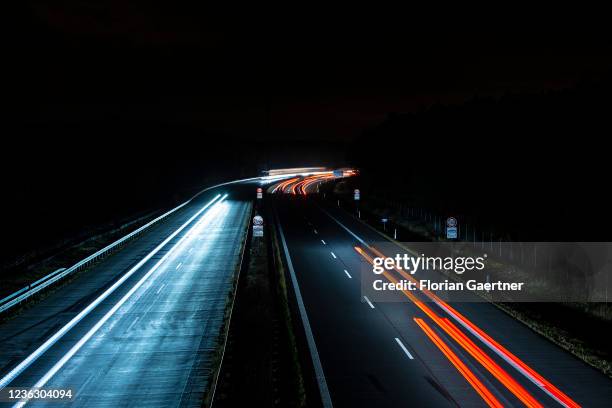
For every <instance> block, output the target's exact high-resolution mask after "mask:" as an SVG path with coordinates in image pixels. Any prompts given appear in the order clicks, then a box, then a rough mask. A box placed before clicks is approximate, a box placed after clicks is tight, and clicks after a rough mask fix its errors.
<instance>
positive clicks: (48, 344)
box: [0, 194, 221, 390]
mask: <svg viewBox="0 0 612 408" xmlns="http://www.w3.org/2000/svg"><path fill="white" fill-rule="evenodd" d="M219 197H221V195H220V194H217V196H215V198H213V199H212V200H211V201H209V202H208V203H207V204H206V205H205V206H204V207H202V208H201V209H200V210H199V211H198V212H197V213H196V214H194V215H193V216H192V217H191V218H189V220H187V221H186V222H185V223H184V224H183V225H181V226H180V227H179V228H178V229H177V230H176V231H174V232H173V233H172V234H170V235H169V236H168V237H167V238H166V239H165V240H164V241H162V242H161V243H160V244H159V245H158V246H156V247H155V249H153V250H152V251H151V252H149V253H148V254H147V255H146V256H145V257H144V258H142V259H141V260H140V261H139V262H138V263H137V264H136V265H134V266H133V267H132V268H131V269H130V270H129V271H127V272H126V273H125V274H124V275H123V276H122V277H121V278H119V280H117V281H116V282H115V283H114V284H113V285H112V286H111V287H109V288H108V289H106V291H104V292H103V293H102V294H101V295H100V296H98V297H97V298H96V299H95V300H94V301H93V302H91V303H90V304H89V305H88V306H87V307H85V308H84V309H83V310H81V312H79V314H77V315H76V316H75V317H73V318H72V319H71V320H70V321H69V322H68V323H66V324H65V325H64V326H63V327H62V328H61V329H59V330H58V331H57V332H55V334H54V335H53V336H51V337H50V338H48V339H47V341H45V342H44V343H43V344H41V345H40V346H39V347H38V348H37V349H36V350H34V351H33V352H32V353H31V354H30V355H29V356H28V357H26V358H25V359H24V360H22V361H21V363H19V364H18V365H17V366H15V367H14V368H13V369H12V370H11V371H9V373H8V374H6V375H5V376H4V377H2V379H0V390H1V389H3V388H4V387H6V386H7V385H8V384H9V383H10V382H11V381H13V380H14V379H15V377H17V376H18V375H19V374H21V372H22V371H23V370H25V369H26V368H28V367H29V366H30V365H31V364H32V363H33V362H34V361H36V360H37V359H38V358H39V357H40V356H41V355H42V354H43V353H44V352H45V351H47V350H48V349H49V348H50V347H51V346H53V345H54V344H55V343H56V342H57V341H58V340H59V339H61V338H62V337H63V336H64V335H65V334H66V333H67V332H68V331H70V330H71V329H72V328H73V327H74V326H75V325H76V324H77V323H78V322H80V321H81V320H82V319H83V318H84V317H85V316H87V315H88V314H89V313H90V312H91V311H92V310H93V309H94V308H95V307H96V306H98V305H99V304H100V303H101V302H102V301H103V300H104V299H106V298H107V297H108V296H109V295H110V294H111V293H113V292H114V291H115V290H116V289H117V288H118V287H119V286H121V285H122V284H123V282H125V281H126V280H127V279H128V278H129V277H130V276H132V275H133V274H134V273H135V272H136V271H137V270H138V269H140V268H141V267H142V266H143V265H144V264H145V263H146V262H148V261H149V259H151V258H152V257H153V256H154V255H155V254H157V253H158V252H159V251H160V250H161V249H162V248H163V247H164V246H166V244H167V243H168V242H170V241H171V240H172V239H173V238H174V237H176V236H177V235H178V234H179V233H180V232H181V231H182V230H183V229H185V228H186V227H187V226H188V225H189V224H190V223H191V222H192V221H193V220H194V219H196V218H197V217H198V216H199V215H200V214H202V212H204V211H205V210H206V209H207V208H208V207H210V206H211V205H212V204H213V203H215V202H216V201H217V200H218V199H219Z"/></svg>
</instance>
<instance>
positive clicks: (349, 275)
mask: <svg viewBox="0 0 612 408" xmlns="http://www.w3.org/2000/svg"><path fill="white" fill-rule="evenodd" d="M344 273H346V276H348V278H349V279H353V277H352V276H351V274H350V273H348V271H347V270H346V269H345V270H344Z"/></svg>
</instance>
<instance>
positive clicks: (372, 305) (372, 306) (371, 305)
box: [363, 296, 375, 309]
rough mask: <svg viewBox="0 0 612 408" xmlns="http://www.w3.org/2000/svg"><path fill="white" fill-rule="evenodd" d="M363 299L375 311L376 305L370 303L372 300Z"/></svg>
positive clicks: (365, 297)
mask: <svg viewBox="0 0 612 408" xmlns="http://www.w3.org/2000/svg"><path fill="white" fill-rule="evenodd" d="M363 298H364V299H365V301H366V302H367V303H368V306H370V308H372V309H375V307H374V304H372V302H370V299H368V297H367V296H364V297H363Z"/></svg>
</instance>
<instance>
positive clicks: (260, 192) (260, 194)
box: [257, 187, 263, 200]
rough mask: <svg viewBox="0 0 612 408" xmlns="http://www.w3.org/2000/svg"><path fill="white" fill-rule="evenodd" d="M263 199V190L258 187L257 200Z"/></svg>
mask: <svg viewBox="0 0 612 408" xmlns="http://www.w3.org/2000/svg"><path fill="white" fill-rule="evenodd" d="M262 198H263V189H262V188H261V187H257V199H258V200H261V199H262Z"/></svg>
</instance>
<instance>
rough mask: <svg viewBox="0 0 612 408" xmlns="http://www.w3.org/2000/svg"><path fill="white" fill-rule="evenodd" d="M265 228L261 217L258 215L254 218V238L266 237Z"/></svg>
mask: <svg viewBox="0 0 612 408" xmlns="http://www.w3.org/2000/svg"><path fill="white" fill-rule="evenodd" d="M263 226H264V220H263V217H262V216H261V215H256V216H255V217H253V236H254V237H263V236H264V232H263Z"/></svg>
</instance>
